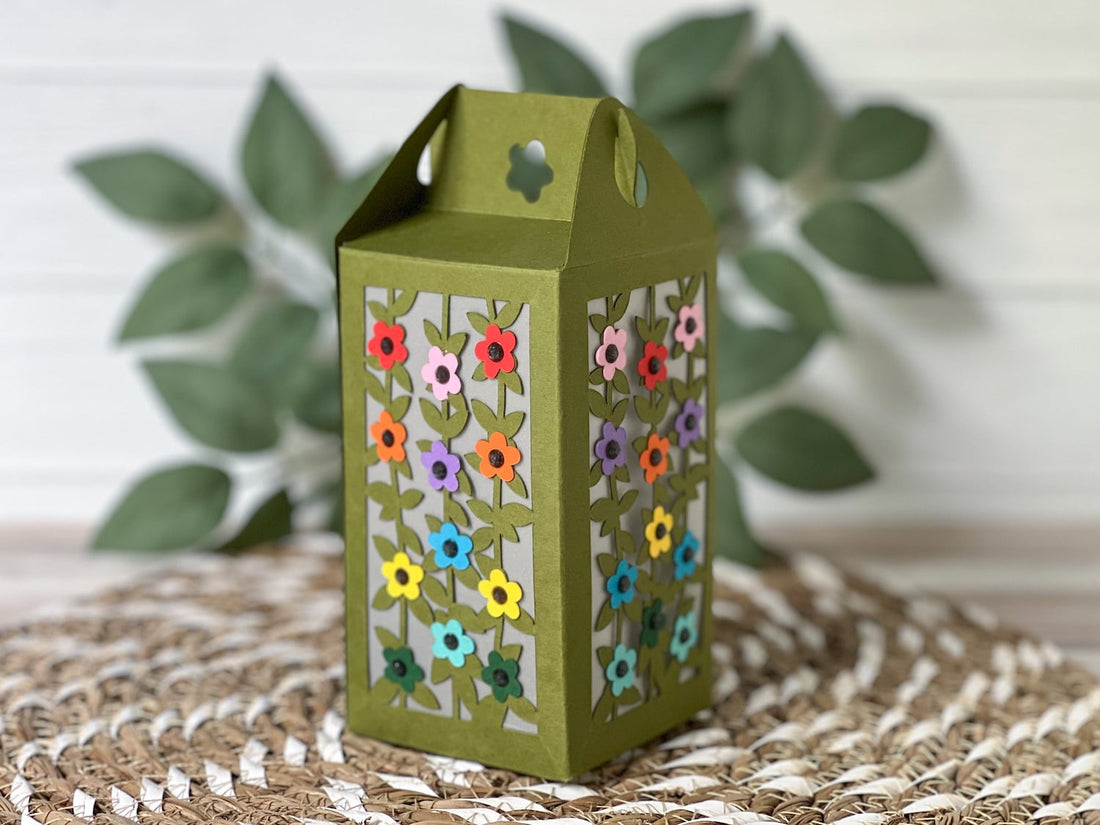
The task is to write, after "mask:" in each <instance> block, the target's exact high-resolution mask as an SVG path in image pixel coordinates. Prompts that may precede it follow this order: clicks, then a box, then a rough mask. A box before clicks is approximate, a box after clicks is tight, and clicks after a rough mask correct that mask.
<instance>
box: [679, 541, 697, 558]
mask: <svg viewBox="0 0 1100 825" xmlns="http://www.w3.org/2000/svg"><path fill="white" fill-rule="evenodd" d="M680 555H681V557H683V559H684V561H691V560H692V559H693V558H695V551H694V550H692V549H691V545H689V544H685V545H684V549H683V550H681V551H680Z"/></svg>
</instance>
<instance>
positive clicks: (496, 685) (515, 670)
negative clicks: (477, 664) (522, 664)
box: [481, 650, 523, 702]
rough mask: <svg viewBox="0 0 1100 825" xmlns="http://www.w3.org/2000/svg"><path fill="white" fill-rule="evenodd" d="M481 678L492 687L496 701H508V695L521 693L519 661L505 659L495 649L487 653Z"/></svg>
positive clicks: (519, 694)
mask: <svg viewBox="0 0 1100 825" xmlns="http://www.w3.org/2000/svg"><path fill="white" fill-rule="evenodd" d="M481 679H482V681H483V682H485V684H487V685H488V686H489V687H491V688H492V689H493V697H494V698H495V699H496V700H497V701H498V702H506V701H508V697H509V696H522V695H523V685H521V684H520V683H519V663H518V662H517V661H516V660H515V659H505V658H504V657H503V656H501V655H500V654H499V653H497V652H496V651H495V650H494V651H493V652H492V653H490V654H489V665H488V667H485V668H483V669H482V671H481Z"/></svg>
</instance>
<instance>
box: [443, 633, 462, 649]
mask: <svg viewBox="0 0 1100 825" xmlns="http://www.w3.org/2000/svg"><path fill="white" fill-rule="evenodd" d="M443 644H445V645H446V646H447V650H455V649H457V648H458V636H456V635H455V634H453V633H448V634H447V635H446V636H444V637H443Z"/></svg>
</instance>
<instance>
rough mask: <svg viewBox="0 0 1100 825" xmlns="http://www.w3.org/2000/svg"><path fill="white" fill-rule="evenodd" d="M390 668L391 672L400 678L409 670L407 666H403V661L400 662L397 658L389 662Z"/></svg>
mask: <svg viewBox="0 0 1100 825" xmlns="http://www.w3.org/2000/svg"><path fill="white" fill-rule="evenodd" d="M390 669H391V670H393V672H394V673H396V674H397V677H398V678H401V677H402V676H404V675H405V674H406V673H408V672H409V669H408V668H407V667H405V663H404V662H402V661H401V660H400V659H397V660H396V661H393V662H390Z"/></svg>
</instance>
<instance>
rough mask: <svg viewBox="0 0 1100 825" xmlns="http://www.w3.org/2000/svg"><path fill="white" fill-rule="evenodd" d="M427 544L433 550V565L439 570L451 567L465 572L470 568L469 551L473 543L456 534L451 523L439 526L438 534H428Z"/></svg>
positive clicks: (456, 531)
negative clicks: (436, 565)
mask: <svg viewBox="0 0 1100 825" xmlns="http://www.w3.org/2000/svg"><path fill="white" fill-rule="evenodd" d="M428 544H429V545H430V546H431V548H432V549H433V550H435V563H436V564H438V565H439V567H440V569H446V568H448V567H453V568H454V569H455V570H465V569H466V568H467V567H469V566H470V551H471V550H473V549H474V542H473V540H472V539H471V538H470V537H469V536H464V535H462V534H461V533H460V532H458V528H457V527H455V526H454V524H452V523H451V522H449V521H448V522H447V523H446V524H444V525H443V526H441V527H440V528H439V532H438V533H428Z"/></svg>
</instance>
